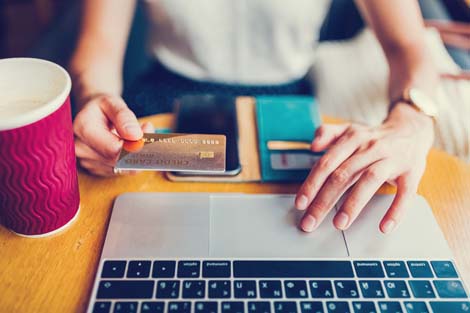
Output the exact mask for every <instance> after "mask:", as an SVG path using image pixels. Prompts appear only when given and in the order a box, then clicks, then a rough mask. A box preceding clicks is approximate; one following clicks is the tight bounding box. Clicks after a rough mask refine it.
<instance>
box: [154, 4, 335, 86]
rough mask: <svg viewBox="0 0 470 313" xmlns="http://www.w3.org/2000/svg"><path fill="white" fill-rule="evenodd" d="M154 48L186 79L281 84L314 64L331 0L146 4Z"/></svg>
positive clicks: (160, 56) (298, 75) (157, 54)
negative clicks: (322, 25)
mask: <svg viewBox="0 0 470 313" xmlns="http://www.w3.org/2000/svg"><path fill="white" fill-rule="evenodd" d="M146 4H147V8H148V10H147V11H148V12H149V17H150V23H151V29H150V49H151V52H152V54H153V55H154V56H155V57H156V58H157V59H158V60H159V61H160V62H161V63H162V64H164V65H165V66H166V67H168V68H169V69H171V70H172V71H174V72H176V73H179V74H181V75H183V76H186V77H189V78H192V79H196V80H205V81H217V82H224V83H237V84H250V85H253V84H254V85H259V84H280V83H286V82H289V81H291V80H295V79H299V78H301V77H303V76H304V75H305V74H306V73H307V71H308V69H309V68H310V66H311V65H312V62H313V55H314V53H313V51H314V46H315V42H316V41H317V38H318V32H319V29H320V26H321V24H322V22H323V19H324V16H325V14H326V11H327V8H328V5H329V0H290V1H289V0H146Z"/></svg>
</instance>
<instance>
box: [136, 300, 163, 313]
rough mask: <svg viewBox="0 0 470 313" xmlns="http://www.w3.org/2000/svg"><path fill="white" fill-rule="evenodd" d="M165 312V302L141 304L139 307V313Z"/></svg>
mask: <svg viewBox="0 0 470 313" xmlns="http://www.w3.org/2000/svg"><path fill="white" fill-rule="evenodd" d="M164 311H165V302H156V301H153V302H142V305H141V306H140V312H141V313H163V312H164Z"/></svg>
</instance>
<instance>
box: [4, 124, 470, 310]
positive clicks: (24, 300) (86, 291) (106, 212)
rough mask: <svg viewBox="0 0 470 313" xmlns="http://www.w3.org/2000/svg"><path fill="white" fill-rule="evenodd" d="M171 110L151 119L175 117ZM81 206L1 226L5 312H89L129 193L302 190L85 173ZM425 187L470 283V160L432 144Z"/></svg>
mask: <svg viewBox="0 0 470 313" xmlns="http://www.w3.org/2000/svg"><path fill="white" fill-rule="evenodd" d="M169 118H170V117H169V116H167V115H161V116H157V117H153V118H151V119H152V120H153V121H154V122H155V123H156V124H157V125H166V124H168V120H169ZM79 182H80V193H81V211H80V215H79V216H78V219H77V220H76V221H75V223H74V224H73V225H72V226H71V227H70V228H69V229H68V230H66V231H64V232H62V233H61V234H58V235H56V236H53V237H48V238H44V239H28V238H22V237H19V236H16V235H14V234H12V233H11V232H9V231H8V230H6V229H5V228H3V227H0V312H84V311H85V310H86V306H87V302H88V297H89V295H90V292H91V287H92V284H93V280H94V277H95V272H96V269H97V265H98V261H99V257H100V253H101V249H102V247H103V243H104V238H105V233H106V228H107V225H108V221H109V217H110V213H111V208H112V203H113V200H114V199H115V198H116V196H117V195H119V194H121V193H124V192H133V191H151V192H246V193H281V192H282V193H294V192H295V191H296V190H297V188H298V185H295V184H284V185H275V184H258V183H238V184H228V183H217V184H216V183H173V182H170V181H168V180H166V179H164V178H163V176H162V174H160V173H153V172H147V173H142V174H138V175H136V176H125V177H124V176H123V177H114V178H97V177H92V176H89V175H87V174H84V173H80V174H79ZM419 192H420V193H421V194H422V195H424V196H425V197H426V199H427V200H428V201H429V203H430V204H431V207H432V208H433V211H434V215H435V216H436V219H437V221H438V223H439V225H440V226H441V228H442V230H443V232H444V234H445V237H446V238H447V240H448V242H449V244H450V247H451V248H452V250H453V252H454V255H455V258H456V262H457V264H458V266H459V268H460V271H461V274H462V276H463V278H464V280H465V281H466V282H467V285H469V283H470V166H469V165H467V164H464V163H462V162H461V161H459V160H457V159H456V158H454V157H451V156H449V155H447V154H446V153H444V152H441V151H437V150H432V151H431V153H430V155H429V159H428V167H427V170H426V173H425V175H424V177H423V180H422V182H421V185H420V188H419Z"/></svg>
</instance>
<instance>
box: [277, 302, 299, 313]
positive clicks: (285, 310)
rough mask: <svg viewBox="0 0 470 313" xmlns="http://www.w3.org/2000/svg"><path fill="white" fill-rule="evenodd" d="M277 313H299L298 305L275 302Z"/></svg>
mask: <svg viewBox="0 0 470 313" xmlns="http://www.w3.org/2000/svg"><path fill="white" fill-rule="evenodd" d="M274 312H275V313H297V303H295V302H293V301H276V302H274Z"/></svg>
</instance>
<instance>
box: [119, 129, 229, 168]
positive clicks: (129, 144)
mask: <svg viewBox="0 0 470 313" xmlns="http://www.w3.org/2000/svg"><path fill="white" fill-rule="evenodd" d="M225 146H226V138H225V136H224V135H200V134H176V133H173V134H153V133H146V134H144V136H143V138H142V139H141V140H138V141H124V144H123V147H122V150H121V153H120V155H119V158H118V161H117V163H116V166H115V167H114V172H115V173H120V172H123V171H130V170H132V171H133V170H137V171H172V172H181V171H184V172H194V173H208V172H209V173H221V172H224V171H225V155H226V148H225Z"/></svg>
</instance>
